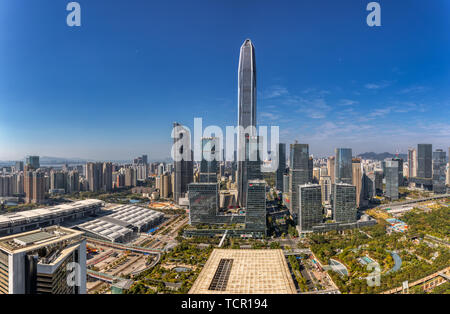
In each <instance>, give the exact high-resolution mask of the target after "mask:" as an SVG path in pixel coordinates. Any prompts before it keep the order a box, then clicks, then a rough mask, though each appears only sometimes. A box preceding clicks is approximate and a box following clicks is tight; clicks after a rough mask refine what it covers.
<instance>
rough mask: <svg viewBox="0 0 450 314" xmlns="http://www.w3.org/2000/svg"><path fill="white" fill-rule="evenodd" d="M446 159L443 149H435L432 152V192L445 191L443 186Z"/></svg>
mask: <svg viewBox="0 0 450 314" xmlns="http://www.w3.org/2000/svg"><path fill="white" fill-rule="evenodd" d="M446 161H447V158H446V156H445V151H443V150H442V149H436V151H435V152H433V192H434V193H435V194H445V193H446V192H447V188H446V187H445V167H446Z"/></svg>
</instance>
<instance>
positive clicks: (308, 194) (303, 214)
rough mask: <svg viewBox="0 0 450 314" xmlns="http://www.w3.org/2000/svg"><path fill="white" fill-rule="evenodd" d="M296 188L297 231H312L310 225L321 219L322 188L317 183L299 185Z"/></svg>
mask: <svg viewBox="0 0 450 314" xmlns="http://www.w3.org/2000/svg"><path fill="white" fill-rule="evenodd" d="M298 189H299V192H298V195H299V198H298V202H299V205H298V206H299V214H298V227H299V231H300V232H302V233H304V232H312V227H313V226H314V225H316V224H319V223H321V222H322V220H323V217H322V215H323V209H322V189H321V187H320V185H318V184H305V185H300V186H299V187H298Z"/></svg>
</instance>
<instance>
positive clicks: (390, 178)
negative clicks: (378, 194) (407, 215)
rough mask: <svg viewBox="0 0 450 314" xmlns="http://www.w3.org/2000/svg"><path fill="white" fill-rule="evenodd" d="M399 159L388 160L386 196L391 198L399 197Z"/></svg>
mask: <svg viewBox="0 0 450 314" xmlns="http://www.w3.org/2000/svg"><path fill="white" fill-rule="evenodd" d="M398 167H399V164H398V161H397V160H386V174H385V179H386V193H385V194H386V197H387V198H389V199H390V200H397V199H398V179H399V175H398Z"/></svg>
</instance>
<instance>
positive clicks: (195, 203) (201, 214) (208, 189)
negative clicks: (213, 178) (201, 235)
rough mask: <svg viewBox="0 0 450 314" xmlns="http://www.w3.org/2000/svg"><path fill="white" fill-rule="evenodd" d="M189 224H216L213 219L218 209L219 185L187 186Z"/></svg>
mask: <svg viewBox="0 0 450 314" xmlns="http://www.w3.org/2000/svg"><path fill="white" fill-rule="evenodd" d="M188 190H189V193H188V198H189V224H191V225H197V224H202V223H211V224H214V223H216V220H215V217H216V215H217V211H218V209H219V184H218V183H217V182H215V183H190V184H188Z"/></svg>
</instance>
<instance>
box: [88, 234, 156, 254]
mask: <svg viewBox="0 0 450 314" xmlns="http://www.w3.org/2000/svg"><path fill="white" fill-rule="evenodd" d="M86 240H87V242H89V243H93V244H98V245H101V246H106V247H110V248H114V249H118V250H124V251H131V252H137V253H144V254H161V253H162V250H161V249H154V248H148V247H142V246H136V245H129V244H123V243H112V242H109V241H104V240H99V239H94V238H90V237H86Z"/></svg>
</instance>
